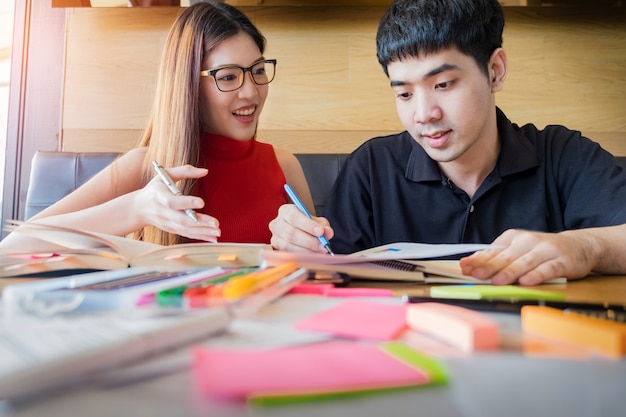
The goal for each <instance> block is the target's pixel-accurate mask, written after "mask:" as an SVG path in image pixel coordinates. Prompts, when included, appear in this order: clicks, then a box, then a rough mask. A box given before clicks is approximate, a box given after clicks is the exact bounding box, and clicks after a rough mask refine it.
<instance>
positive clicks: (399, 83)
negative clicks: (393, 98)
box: [391, 64, 459, 87]
mask: <svg viewBox="0 0 626 417" xmlns="http://www.w3.org/2000/svg"><path fill="white" fill-rule="evenodd" d="M456 69H459V66H458V65H454V64H441V65H439V66H438V67H436V68H433V69H432V70H430V71H428V72H427V73H426V74H425V75H424V76H423V77H422V79H427V78H430V77H434V76H435V75H438V74H441V73H442V72H445V71H451V70H456ZM406 84H407V82H406V81H394V80H391V86H392V87H398V86H403V85H406Z"/></svg>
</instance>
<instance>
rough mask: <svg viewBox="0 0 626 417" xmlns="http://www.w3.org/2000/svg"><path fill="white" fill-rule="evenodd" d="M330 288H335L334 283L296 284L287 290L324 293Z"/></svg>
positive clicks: (291, 291)
mask: <svg viewBox="0 0 626 417" xmlns="http://www.w3.org/2000/svg"><path fill="white" fill-rule="evenodd" d="M332 288H335V285H334V284H298V285H296V286H294V287H293V288H292V289H291V290H289V293H290V294H316V295H325V294H326V292H327V291H328V290H330V289H332Z"/></svg>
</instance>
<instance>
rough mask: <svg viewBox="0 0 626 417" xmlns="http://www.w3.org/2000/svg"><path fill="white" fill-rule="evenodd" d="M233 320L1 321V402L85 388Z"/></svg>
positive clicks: (189, 316)
mask: <svg viewBox="0 0 626 417" xmlns="http://www.w3.org/2000/svg"><path fill="white" fill-rule="evenodd" d="M230 320H231V318H230V315H229V314H228V312H227V311H226V309H223V308H215V309H207V310H200V311H195V312H188V311H187V312H186V311H182V310H180V311H177V312H176V313H172V312H168V313H167V314H164V312H163V310H156V311H154V310H148V311H143V310H142V311H137V310H133V311H130V312H124V313H122V314H120V313H119V312H115V313H111V314H97V315H94V314H89V315H73V316H67V315H56V316H53V317H48V318H46V319H42V318H39V317H33V316H28V315H16V316H12V317H10V318H9V317H4V318H3V317H0V400H6V399H15V398H18V397H25V396H32V395H37V394H42V393H45V392H48V391H49V390H51V389H59V388H64V387H67V386H69V385H72V384H74V385H75V384H77V383H81V382H85V381H86V380H88V379H89V378H90V377H92V376H94V375H95V374H96V373H97V372H100V371H107V370H112V369H116V368H119V367H122V366H125V365H128V364H131V363H134V362H135V361H138V360H144V359H148V358H151V357H153V356H154V355H157V354H159V353H163V352H165V351H169V350H171V349H173V348H176V347H182V346H185V345H188V344H190V343H192V342H196V341H200V340H201V339H204V338H206V337H209V336H211V335H215V334H217V333H220V332H222V331H224V330H225V329H226V327H227V326H228V324H229V323H230Z"/></svg>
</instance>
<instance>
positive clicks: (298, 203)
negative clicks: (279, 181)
mask: <svg viewBox="0 0 626 417" xmlns="http://www.w3.org/2000/svg"><path fill="white" fill-rule="evenodd" d="M285 191H286V192H287V195H288V196H289V198H290V199H291V201H293V204H295V205H296V207H298V210H300V211H301V212H302V213H303V214H305V215H306V216H307V217H308V218H309V219H312V218H313V217H311V214H310V213H309V211H308V210H307V209H306V207H304V204H302V201H300V197H298V194H296V192H295V191H294V190H293V188H291V186H290V185H289V184H285ZM317 240H319V241H320V243H321V244H322V246H324V248H325V249H326V251H327V252H328V253H329V254H330V255H334V253H333V251H332V250H331V249H330V242H328V239H326V236H324V235H321V236H318V237H317Z"/></svg>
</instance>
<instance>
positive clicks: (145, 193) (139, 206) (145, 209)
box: [134, 165, 221, 242]
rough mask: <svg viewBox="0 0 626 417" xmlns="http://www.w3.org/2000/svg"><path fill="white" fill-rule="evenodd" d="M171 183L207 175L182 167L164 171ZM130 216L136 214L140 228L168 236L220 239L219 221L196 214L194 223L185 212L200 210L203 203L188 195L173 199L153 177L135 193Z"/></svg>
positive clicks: (157, 178) (161, 183)
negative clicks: (143, 226)
mask: <svg viewBox="0 0 626 417" xmlns="http://www.w3.org/2000/svg"><path fill="white" fill-rule="evenodd" d="M166 171H167V173H168V174H169V175H170V177H171V178H172V180H173V181H174V182H178V181H180V180H182V179H184V178H202V177H204V176H205V175H206V174H207V172H208V171H207V170H206V169H205V168H197V167H194V166H192V165H183V166H178V167H173V168H166ZM134 204H135V207H134V209H135V210H134V212H135V213H138V215H139V217H140V218H141V221H142V222H143V223H144V224H150V225H153V226H156V227H158V228H159V229H161V230H164V231H166V232H169V233H175V234H177V235H180V236H184V237H187V238H190V239H195V240H204V241H209V242H217V239H218V238H219V236H220V235H221V230H220V224H219V221H218V220H217V219H216V218H215V217H212V216H209V215H207V214H202V213H196V216H197V218H198V223H196V222H195V221H194V220H193V219H192V218H191V217H190V216H189V215H187V213H186V212H185V209H189V208H190V209H200V208H202V207H203V206H204V201H203V200H202V199H201V198H200V197H195V196H191V195H174V194H173V193H172V192H171V191H170V190H169V189H168V188H167V186H166V185H165V184H164V183H163V181H162V180H161V178H160V177H159V176H158V175H155V176H154V178H153V179H152V180H150V182H148V184H147V185H146V186H145V187H143V188H142V189H140V190H138V191H137V192H136V198H135V201H134Z"/></svg>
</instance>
